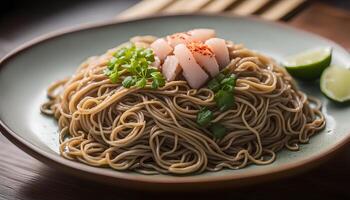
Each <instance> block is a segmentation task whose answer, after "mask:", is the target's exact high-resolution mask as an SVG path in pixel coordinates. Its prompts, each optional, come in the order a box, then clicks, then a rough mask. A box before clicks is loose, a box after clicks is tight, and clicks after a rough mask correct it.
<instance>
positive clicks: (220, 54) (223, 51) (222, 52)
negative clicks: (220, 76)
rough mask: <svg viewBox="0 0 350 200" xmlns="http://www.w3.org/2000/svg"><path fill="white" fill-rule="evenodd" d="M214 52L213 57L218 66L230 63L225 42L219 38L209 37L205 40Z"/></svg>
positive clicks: (221, 66)
mask: <svg viewBox="0 0 350 200" xmlns="http://www.w3.org/2000/svg"><path fill="white" fill-rule="evenodd" d="M205 44H207V45H208V46H209V47H210V49H211V50H212V51H213V52H214V54H215V58H216V60H217V62H218V63H219V66H220V68H223V67H226V66H227V65H228V64H229V63H230V56H229V53H228V49H227V47H226V42H225V40H223V39H220V38H211V39H209V40H207V41H206V42H205Z"/></svg>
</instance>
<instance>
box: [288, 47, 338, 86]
mask: <svg viewBox="0 0 350 200" xmlns="http://www.w3.org/2000/svg"><path fill="white" fill-rule="evenodd" d="M331 61H332V48H330V47H323V48H317V49H312V50H307V51H304V52H301V53H299V54H296V55H293V56H289V57H287V58H286V59H285V61H284V62H283V65H284V67H285V68H286V69H287V71H288V72H289V73H290V74H291V75H292V76H293V77H296V78H299V79H302V80H315V79H317V78H319V77H320V76H321V74H322V72H323V71H324V70H325V69H326V68H327V67H328V66H329V65H330V63H331Z"/></svg>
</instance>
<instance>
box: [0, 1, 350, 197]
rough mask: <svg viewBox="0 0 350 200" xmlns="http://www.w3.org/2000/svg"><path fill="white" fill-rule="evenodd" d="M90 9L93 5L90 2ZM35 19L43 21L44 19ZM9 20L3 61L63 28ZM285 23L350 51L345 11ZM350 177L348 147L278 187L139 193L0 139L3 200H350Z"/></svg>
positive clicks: (0, 34) (311, 13) (323, 8)
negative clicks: (66, 170)
mask: <svg viewBox="0 0 350 200" xmlns="http://www.w3.org/2000/svg"><path fill="white" fill-rule="evenodd" d="M107 3H109V4H111V5H112V4H113V5H114V4H115V5H116V4H117V3H115V2H112V1H108V2H107ZM132 3H133V2H130V1H119V2H118V9H119V10H121V9H124V8H126V7H128V6H129V5H131V4H132ZM87 4H89V3H87ZM90 4H92V3H91V2H90ZM85 6H86V5H85ZM95 6H96V5H95ZM105 6H106V5H105ZM107 6H108V5H107ZM108 7H110V6H108ZM98 8H101V7H98ZM82 9H88V8H86V7H84V8H80V10H82ZM102 10H103V9H102V8H101V9H100V10H99V11H100V12H101V11H102ZM103 11H104V13H105V15H104V16H105V17H106V16H107V15H112V12H111V10H107V11H106V10H103ZM71 15H72V13H71ZM90 15H91V14H90ZM35 17H38V18H40V16H34V18H35ZM61 17H62V16H61ZM63 17H67V16H63ZM70 17H72V16H69V18H70ZM11 19H12V20H13V21H11V20H9V21H4V20H3V21H2V20H1V19H0V56H2V55H4V53H6V52H7V51H9V50H10V49H11V48H13V47H14V46H15V45H17V44H18V43H21V42H23V40H27V39H29V38H31V37H34V36H35V35H37V34H41V32H45V31H48V30H50V29H55V28H60V27H59V26H60V25H61V24H60V23H56V24H58V26H57V27H54V26H50V25H48V26H45V27H49V28H46V29H36V32H35V31H33V30H32V29H30V28H28V27H27V28H23V27H20V28H19V29H21V28H22V30H25V31H27V34H26V35H23V34H22V35H20V34H17V35H16V34H15V33H17V31H16V30H17V29H15V28H14V27H11V24H12V25H13V23H14V22H16V20H17V21H18V20H23V19H24V20H25V19H27V18H26V17H23V16H22V17H20V16H12V18H11ZM82 19H83V18H81V19H80V18H78V19H77V18H74V19H72V20H73V22H75V23H81V22H83V20H82ZM101 19H102V17H101ZM51 20H55V19H51ZM72 20H70V22H71V21H72ZM74 20H75V21H74ZM79 20H81V21H79ZM97 20H98V19H97ZM56 22H57V21H56ZM46 23H47V22H46ZM287 23H288V24H290V25H292V26H295V27H298V28H301V29H305V30H308V31H311V32H315V33H318V34H320V35H323V36H325V37H328V38H330V39H332V40H334V41H336V42H338V43H339V44H341V45H342V46H344V47H345V48H347V49H350V13H349V11H346V10H345V9H344V10H343V9H339V8H333V7H330V6H329V5H325V4H322V3H319V2H316V3H311V5H309V6H308V7H307V8H305V9H304V10H303V11H301V13H299V14H298V15H297V16H295V17H294V18H292V19H291V20H290V21H288V22H287ZM36 25H37V24H36ZM65 25H67V24H65ZM68 25H74V24H68ZM28 26H29V25H28ZM32 26H34V25H32ZM4 27H5V28H9V29H7V30H8V31H6V32H4V30H5V28H4ZM37 27H38V25H37ZM38 30H39V31H38ZM13 34H15V36H14V35H13ZM349 116H350V113H349ZM349 178H350V145H349V147H347V148H345V149H344V150H343V151H342V152H340V153H339V154H337V155H336V156H335V157H334V158H332V159H331V160H329V161H328V162H326V163H324V164H322V165H321V166H319V167H317V168H315V169H313V170H311V171H308V172H306V173H303V174H300V175H297V176H294V177H291V178H287V179H282V180H276V181H274V182H268V183H263V184H260V185H255V186H250V187H245V188H239V189H232V190H225V191H215V190H214V191H210V192H204V191H203V192H200V193H198V192H197V193H187V194H183V193H172V194H164V193H163V194H155V193H146V192H135V191H129V190H126V189H121V188H116V187H113V186H108V185H103V184H99V183H95V182H91V181H86V180H83V179H80V178H77V177H74V176H70V175H67V174H63V173H61V172H59V171H57V170H55V169H52V168H50V167H48V166H46V165H45V164H43V163H40V162H39V161H37V160H35V159H34V158H32V157H30V156H28V155H27V154H26V153H24V152H22V151H21V150H20V149H18V148H17V147H16V146H14V145H13V144H11V143H10V142H9V141H8V140H7V139H5V138H4V137H3V136H1V134H0V199H11V200H12V199H29V200H39V199H48V200H51V199H58V200H63V199H74V200H77V199H138V200H140V199H166V200H168V199H183V198H186V199H187V198H188V199H197V198H198V199H203V198H205V199H209V198H210V199H213V198H218V197H219V198H221V199H234V198H235V199H304V198H306V197H307V198H308V199H350V189H349V188H350V179H349Z"/></svg>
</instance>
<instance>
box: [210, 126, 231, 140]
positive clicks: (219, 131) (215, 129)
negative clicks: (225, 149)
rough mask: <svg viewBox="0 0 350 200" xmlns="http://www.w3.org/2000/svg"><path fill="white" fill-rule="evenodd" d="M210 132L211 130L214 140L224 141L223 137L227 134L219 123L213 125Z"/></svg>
mask: <svg viewBox="0 0 350 200" xmlns="http://www.w3.org/2000/svg"><path fill="white" fill-rule="evenodd" d="M209 130H210V132H211V134H213V136H214V138H216V139H222V138H223V137H225V135H226V132H227V130H226V128H225V126H223V125H221V124H219V123H215V124H212V125H211V126H210V127H209Z"/></svg>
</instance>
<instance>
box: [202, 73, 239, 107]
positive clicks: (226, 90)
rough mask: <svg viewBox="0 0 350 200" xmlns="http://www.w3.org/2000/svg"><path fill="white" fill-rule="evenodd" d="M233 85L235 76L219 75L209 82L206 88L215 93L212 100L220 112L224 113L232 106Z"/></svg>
mask: <svg viewBox="0 0 350 200" xmlns="http://www.w3.org/2000/svg"><path fill="white" fill-rule="evenodd" d="M235 85H236V76H235V75H234V74H227V75H225V74H223V73H219V74H218V75H217V76H216V77H215V78H214V79H212V80H211V81H209V83H208V88H209V89H211V90H212V91H213V92H214V93H215V96H214V100H215V103H216V105H217V106H218V107H219V109H220V111H226V110H228V109H230V108H231V107H232V106H233V104H234V93H233V92H234V88H235Z"/></svg>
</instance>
